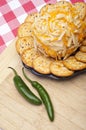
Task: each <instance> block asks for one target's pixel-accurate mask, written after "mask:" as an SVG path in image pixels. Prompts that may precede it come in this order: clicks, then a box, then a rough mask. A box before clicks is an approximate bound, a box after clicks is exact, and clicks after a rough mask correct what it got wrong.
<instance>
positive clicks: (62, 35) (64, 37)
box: [33, 2, 86, 58]
mask: <svg viewBox="0 0 86 130" xmlns="http://www.w3.org/2000/svg"><path fill="white" fill-rule="evenodd" d="M78 15H79V12H78V11H77V8H75V6H73V4H71V3H69V2H66V3H63V4H61V3H60V2H57V3H56V4H51V5H47V6H44V7H43V9H41V11H40V12H39V15H38V17H36V18H35V22H34V23H33V35H34V37H35V42H37V45H38V44H41V45H42V47H43V49H44V50H45V52H46V54H47V55H49V56H51V57H54V58H56V57H57V56H58V54H60V58H62V57H65V55H66V50H67V49H68V48H71V47H72V46H73V47H76V48H77V46H78V47H79V46H80V44H81V41H82V40H83V39H84V38H85V37H86V29H85V28H86V22H85V20H81V19H79V16H78ZM75 50H76V49H75V48H74V50H72V51H71V52H70V53H69V54H68V55H70V54H71V53H72V52H73V51H75ZM68 52H69V51H68Z"/></svg>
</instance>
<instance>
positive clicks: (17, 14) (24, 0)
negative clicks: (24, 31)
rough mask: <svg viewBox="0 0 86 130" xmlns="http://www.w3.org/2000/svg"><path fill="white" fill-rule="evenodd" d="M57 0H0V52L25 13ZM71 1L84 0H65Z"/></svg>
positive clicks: (14, 32) (13, 36)
mask: <svg viewBox="0 0 86 130" xmlns="http://www.w3.org/2000/svg"><path fill="white" fill-rule="evenodd" d="M56 1H59V0H0V53H1V52H2V51H3V50H4V49H5V48H6V47H7V46H8V45H9V43H11V41H12V40H13V39H15V37H16V36H17V29H18V27H19V25H20V24H21V23H23V21H24V19H25V18H26V16H27V14H29V13H31V12H36V11H39V10H40V8H41V7H42V6H44V5H45V4H46V3H55V2H56ZM67 1H70V2H72V3H75V2H77V1H81V2H86V0H67Z"/></svg>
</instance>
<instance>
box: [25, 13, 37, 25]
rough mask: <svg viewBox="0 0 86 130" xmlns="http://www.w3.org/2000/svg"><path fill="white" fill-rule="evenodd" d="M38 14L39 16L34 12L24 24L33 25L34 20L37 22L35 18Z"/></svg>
mask: <svg viewBox="0 0 86 130" xmlns="http://www.w3.org/2000/svg"><path fill="white" fill-rule="evenodd" d="M37 14H38V13H37V12H34V13H32V14H29V15H28V16H27V17H26V19H25V21H24V22H30V23H33V22H34V20H35V18H36V17H37Z"/></svg>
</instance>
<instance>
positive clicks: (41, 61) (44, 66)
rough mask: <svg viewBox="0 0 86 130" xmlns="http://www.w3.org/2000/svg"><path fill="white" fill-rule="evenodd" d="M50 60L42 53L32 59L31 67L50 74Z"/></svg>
mask: <svg viewBox="0 0 86 130" xmlns="http://www.w3.org/2000/svg"><path fill="white" fill-rule="evenodd" d="M51 62H52V61H51V60H50V59H49V58H47V57H44V56H43V55H42V56H39V57H37V58H36V59H34V60H33V68H34V69H35V70H36V71H37V72H39V73H41V74H50V64H51Z"/></svg>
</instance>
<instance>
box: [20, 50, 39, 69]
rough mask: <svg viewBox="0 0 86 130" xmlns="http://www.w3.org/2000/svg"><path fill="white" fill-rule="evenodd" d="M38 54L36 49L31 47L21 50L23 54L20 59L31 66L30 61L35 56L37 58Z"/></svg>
mask: <svg viewBox="0 0 86 130" xmlns="http://www.w3.org/2000/svg"><path fill="white" fill-rule="evenodd" d="M38 56H39V53H37V51H36V50H35V49H34V48H32V49H27V50H25V51H24V52H23V54H22V55H21V60H22V61H23V63H24V64H25V65H27V66H29V67H33V66H32V62H33V60H34V59H35V58H37V57H38Z"/></svg>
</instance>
